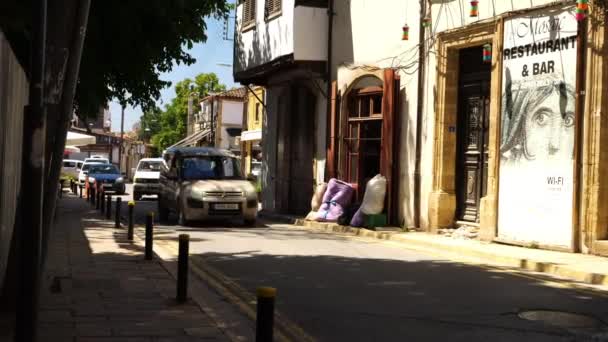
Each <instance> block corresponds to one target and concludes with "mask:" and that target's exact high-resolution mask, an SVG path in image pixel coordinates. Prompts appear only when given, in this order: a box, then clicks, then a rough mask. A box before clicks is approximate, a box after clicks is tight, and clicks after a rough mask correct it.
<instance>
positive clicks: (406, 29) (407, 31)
mask: <svg viewBox="0 0 608 342" xmlns="http://www.w3.org/2000/svg"><path fill="white" fill-rule="evenodd" d="M409 39H410V27H409V26H407V24H405V25H403V36H402V37H401V40H409Z"/></svg>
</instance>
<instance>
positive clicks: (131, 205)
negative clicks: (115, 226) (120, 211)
mask: <svg viewBox="0 0 608 342" xmlns="http://www.w3.org/2000/svg"><path fill="white" fill-rule="evenodd" d="M128 206H129V228H128V230H127V239H128V240H129V241H133V212H134V209H135V202H134V201H129V204H128Z"/></svg>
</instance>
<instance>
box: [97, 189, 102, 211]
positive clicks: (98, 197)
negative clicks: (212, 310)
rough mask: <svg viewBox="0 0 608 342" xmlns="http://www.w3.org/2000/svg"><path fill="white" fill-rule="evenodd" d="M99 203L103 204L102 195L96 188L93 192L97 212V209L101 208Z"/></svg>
mask: <svg viewBox="0 0 608 342" xmlns="http://www.w3.org/2000/svg"><path fill="white" fill-rule="evenodd" d="M101 202H103V195H102V194H101V191H100V190H99V188H97V190H95V209H96V210H99V207H100V206H101Z"/></svg>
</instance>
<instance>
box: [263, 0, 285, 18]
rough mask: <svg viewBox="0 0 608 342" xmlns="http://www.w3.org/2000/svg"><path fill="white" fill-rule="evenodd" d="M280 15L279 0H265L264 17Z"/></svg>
mask: <svg viewBox="0 0 608 342" xmlns="http://www.w3.org/2000/svg"><path fill="white" fill-rule="evenodd" d="M280 15H281V0H266V4H265V5H264V19H266V20H271V19H273V18H276V17H278V16H280Z"/></svg>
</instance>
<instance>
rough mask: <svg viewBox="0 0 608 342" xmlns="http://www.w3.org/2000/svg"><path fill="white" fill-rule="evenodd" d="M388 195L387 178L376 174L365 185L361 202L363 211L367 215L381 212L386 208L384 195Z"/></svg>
mask: <svg viewBox="0 0 608 342" xmlns="http://www.w3.org/2000/svg"><path fill="white" fill-rule="evenodd" d="M385 195H386V178H385V177H384V176H382V175H376V176H375V177H374V178H372V179H370V180H369V182H367V185H366V186H365V194H364V195H363V202H362V203H361V211H362V212H363V213H364V214H366V215H376V214H380V213H381V212H382V210H383V209H384V196H385Z"/></svg>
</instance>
